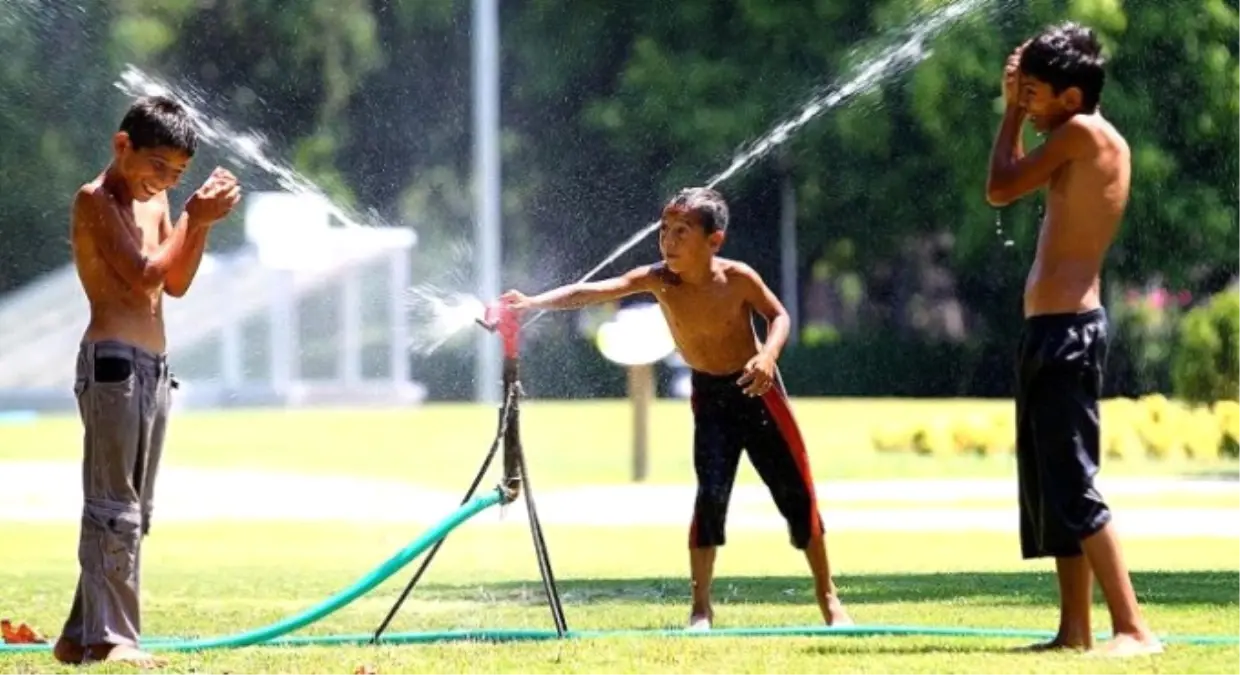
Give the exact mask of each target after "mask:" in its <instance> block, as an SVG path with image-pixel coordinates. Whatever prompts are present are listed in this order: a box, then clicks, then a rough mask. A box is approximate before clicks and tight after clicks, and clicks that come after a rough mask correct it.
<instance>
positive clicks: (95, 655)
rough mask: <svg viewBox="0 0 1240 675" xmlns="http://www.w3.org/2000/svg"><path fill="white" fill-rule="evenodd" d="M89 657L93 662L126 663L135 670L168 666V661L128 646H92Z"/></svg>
mask: <svg viewBox="0 0 1240 675" xmlns="http://www.w3.org/2000/svg"><path fill="white" fill-rule="evenodd" d="M87 656H88V658H89V659H90V660H91V661H108V662H114V663H126V664H129V665H132V666H134V667H135V668H162V667H163V666H166V665H168V659H165V658H161V657H158V656H155V655H154V654H148V653H146V652H144V651H142V650H140V649H138V648H137V647H130V646H128V645H108V644H105V645H92V646H91V649H90V653H89V654H88V655H87Z"/></svg>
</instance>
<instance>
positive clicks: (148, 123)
mask: <svg viewBox="0 0 1240 675" xmlns="http://www.w3.org/2000/svg"><path fill="white" fill-rule="evenodd" d="M120 130H121V131H123V132H125V133H127V134H129V142H130V143H132V144H133V148H134V149H135V150H143V149H147V148H171V149H173V150H180V151H181V152H184V153H186V154H187V155H189V156H190V157H193V156H194V152H195V151H196V150H197V149H198V133H197V132H196V131H194V125H193V123H192V122H191V121H190V118H189V112H188V111H187V110H186V109H185V106H183V105H181V104H180V103H178V102H177V101H174V100H172V99H171V98H168V97H167V96H144V97H142V98H140V99H138V100H136V101H134V102H133V105H131V106H129V110H127V111H126V112H125V117H124V118H122V119H121V126H120Z"/></svg>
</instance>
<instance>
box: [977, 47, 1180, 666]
mask: <svg viewBox="0 0 1240 675" xmlns="http://www.w3.org/2000/svg"><path fill="white" fill-rule="evenodd" d="M1103 64H1104V61H1103V57H1102V55H1101V47H1100V46H1099V44H1098V41H1097V39H1096V37H1095V35H1094V33H1093V31H1092V30H1090V29H1088V28H1085V27H1082V26H1080V25H1077V24H1073V23H1065V24H1062V25H1058V26H1052V27H1049V28H1047V29H1046V30H1045V31H1043V32H1042V33H1041V34H1039V35H1037V36H1036V37H1034V38H1033V39H1031V40H1029V41H1028V42H1026V43H1025V44H1023V45H1021V46H1020V47H1018V48H1017V49H1016V51H1014V52H1013V53H1012V55H1011V56H1010V57H1009V58H1008V61H1007V65H1006V67H1005V69H1004V75H1003V78H1004V80H1003V96H1004V100H1005V103H1006V112H1005V113H1004V116H1003V122H1002V124H1001V125H1000V128H999V132H998V135H997V138H996V139H995V142H994V149H993V152H992V154H991V160H990V175H989V179H988V180H987V184H986V196H987V199H988V201H989V202H990V203H991V204H992V205H995V206H1002V205H1006V204H1008V203H1011V202H1013V201H1016V200H1017V199H1020V198H1021V197H1023V196H1024V195H1026V194H1028V193H1030V192H1033V191H1034V190H1037V189H1038V188H1041V187H1043V186H1045V187H1046V188H1047V198H1046V215H1045V218H1044V219H1043V221H1042V225H1041V229H1040V232H1039V234H1038V244H1037V253H1036V256H1035V258H1034V261H1033V266H1032V269H1031V270H1030V272H1029V278H1028V280H1027V283H1026V284H1025V297H1024V316H1025V324H1024V335H1023V337H1022V343H1021V346H1020V351H1019V362H1018V369H1019V370H1018V385H1017V386H1018V391H1017V393H1016V416H1017V440H1016V454H1017V474H1018V483H1019V491H1020V542H1021V553H1022V556H1023V557H1024V558H1025V559H1033V558H1043V557H1054V558H1055V567H1056V572H1057V574H1058V578H1059V595H1060V621H1059V631H1058V634H1057V635H1056V637H1055V638H1054V639H1053V640H1052V641H1050V642H1049V643H1047V644H1044V645H1037V646H1035V648H1036V649H1062V648H1068V649H1090V648H1092V647H1093V636H1092V630H1091V628H1090V617H1089V613H1090V604H1091V600H1092V596H1093V578H1094V576H1097V578H1098V583H1099V585H1100V586H1102V592H1103V594H1104V596H1105V597H1106V602H1107V607H1108V608H1109V609H1110V614H1111V623H1112V626H1113V629H1114V634H1115V635H1114V639H1113V640H1112V641H1110V642H1109V643H1108V644H1107V645H1106V646H1105V647H1104V648H1103V651H1105V652H1107V653H1110V654H1114V655H1132V654H1150V653H1156V652H1159V651H1161V649H1162V647H1161V644H1160V642H1159V640H1158V639H1157V638H1156V637H1155V636H1154V635H1153V633H1151V632H1150V629H1149V627H1148V626H1147V625H1146V623H1145V620H1144V619H1143V618H1142V616H1141V611H1140V609H1139V607H1138V604H1137V598H1136V593H1135V592H1134V591H1133V587H1132V581H1131V580H1130V578H1129V574H1128V569H1127V567H1126V566H1125V563H1124V558H1123V554H1122V552H1121V549H1120V544H1119V540H1118V538H1117V536H1116V533H1115V528H1114V526H1113V525H1112V522H1111V520H1112V515H1111V510H1110V509H1109V507H1108V506H1107V503H1106V502H1105V501H1104V500H1103V498H1102V495H1101V494H1099V492H1098V490H1097V488H1096V487H1095V486H1094V477H1095V475H1097V473H1098V464H1099V444H1100V443H1099V426H1100V423H1099V419H1100V410H1099V406H1098V400H1099V397H1100V395H1101V389H1102V380H1103V371H1104V368H1105V365H1106V357H1107V341H1108V335H1107V333H1108V325H1107V316H1106V312H1105V310H1104V309H1103V307H1102V303H1101V300H1100V297H1099V296H1100V290H1099V286H1100V282H1099V271H1100V269H1101V267H1102V263H1103V260H1104V259H1105V257H1106V254H1107V250H1108V249H1109V248H1110V246H1111V243H1112V241H1113V240H1114V239H1115V235H1116V232H1117V231H1118V229H1119V223H1120V221H1121V219H1122V217H1123V215H1124V209H1125V206H1126V205H1127V202H1128V194H1129V181H1130V171H1131V169H1130V153H1129V149H1128V144H1127V142H1126V141H1125V140H1124V137H1123V136H1122V135H1120V133H1119V132H1118V131H1116V130H1115V128H1114V127H1113V126H1111V124H1110V122H1108V121H1107V120H1106V119H1105V118H1103V117H1102V114H1101V113H1100V112H1099V110H1098V99H1099V97H1100V95H1101V93H1102V86H1103V82H1104V80H1105V73H1104V70H1103ZM1026 120H1028V121H1029V122H1031V123H1032V124H1033V126H1034V128H1035V129H1036V130H1037V131H1038V132H1040V133H1044V134H1046V141H1045V142H1044V143H1043V144H1042V145H1041V146H1039V147H1038V148H1036V149H1034V150H1033V151H1031V152H1029V153H1028V154H1026V153H1025V152H1024V150H1023V148H1022V145H1021V129H1022V127H1023V126H1024V123H1025V121H1026Z"/></svg>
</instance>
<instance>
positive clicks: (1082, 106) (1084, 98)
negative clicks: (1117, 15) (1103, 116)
mask: <svg viewBox="0 0 1240 675" xmlns="http://www.w3.org/2000/svg"><path fill="white" fill-rule="evenodd" d="M1105 64H1106V59H1104V58H1103V56H1102V47H1101V45H1100V44H1099V43H1098V39H1097V36H1096V35H1094V32H1093V30H1091V29H1089V28H1087V27H1085V26H1082V25H1080V24H1076V23H1072V22H1068V23H1064V24H1059V25H1056V26H1050V27H1048V28H1047V29H1045V30H1043V31H1042V32H1041V33H1039V34H1038V35H1037V36H1036V37H1034V38H1033V39H1031V40H1030V41H1029V43H1028V44H1026V45H1025V46H1024V47H1023V48H1022V49H1021V54H1020V80H1021V87H1020V89H1021V91H1020V102H1021V106H1022V107H1023V108H1024V109H1025V112H1026V113H1028V114H1029V121H1030V122H1031V123H1032V124H1033V126H1034V128H1036V129H1038V130H1039V131H1042V132H1045V131H1049V130H1051V129H1054V128H1056V127H1058V126H1059V125H1061V124H1063V123H1064V122H1066V121H1068V119H1069V118H1071V117H1072V116H1073V115H1077V114H1081V113H1084V114H1086V115H1088V114H1092V113H1093V112H1095V111H1096V110H1097V108H1098V101H1099V99H1100V97H1101V96H1102V88H1103V85H1104V84H1105V82H1106V71H1105V69H1104V66H1105Z"/></svg>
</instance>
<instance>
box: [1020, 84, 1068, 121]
mask: <svg viewBox="0 0 1240 675" xmlns="http://www.w3.org/2000/svg"><path fill="white" fill-rule="evenodd" d="M1020 100H1021V105H1022V106H1023V107H1024V108H1025V112H1027V113H1028V114H1029V121H1030V122H1032V123H1033V127H1034V128H1035V129H1037V130H1038V131H1043V132H1045V131H1050V130H1052V129H1054V128H1056V127H1058V126H1059V125H1061V124H1063V123H1064V122H1066V121H1068V118H1070V117H1072V116H1073V115H1075V114H1077V113H1078V112H1081V90H1080V89H1077V88H1076V87H1068V88H1067V89H1065V90H1063V91H1061V92H1059V93H1058V94H1056V93H1055V88H1054V87H1052V86H1051V85H1050V84H1049V83H1047V82H1043V81H1042V80H1039V79H1037V78H1036V77H1032V76H1029V75H1022V76H1021V92H1020Z"/></svg>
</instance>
